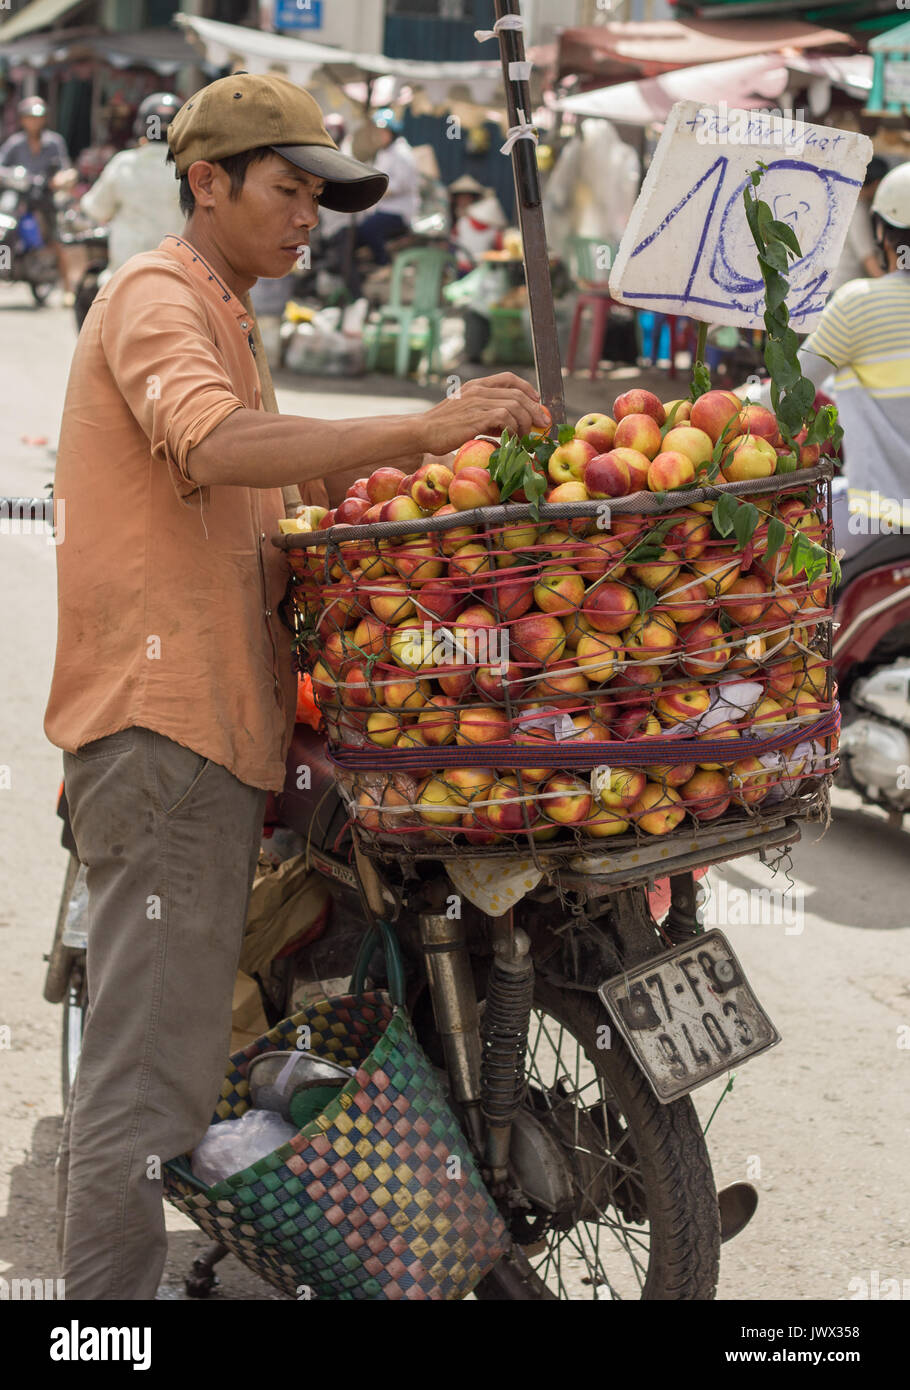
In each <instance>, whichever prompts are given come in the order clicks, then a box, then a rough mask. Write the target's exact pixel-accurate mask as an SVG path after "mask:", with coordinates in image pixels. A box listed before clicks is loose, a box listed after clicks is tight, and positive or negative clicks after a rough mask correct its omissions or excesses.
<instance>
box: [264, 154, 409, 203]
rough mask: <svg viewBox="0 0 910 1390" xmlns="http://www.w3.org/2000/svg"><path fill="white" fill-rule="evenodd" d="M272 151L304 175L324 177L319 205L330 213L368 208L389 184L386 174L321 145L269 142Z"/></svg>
mask: <svg viewBox="0 0 910 1390" xmlns="http://www.w3.org/2000/svg"><path fill="white" fill-rule="evenodd" d="M271 148H272V149H273V150H274V151H275V153H276V154H280V155H283V157H284V158H285V159H288V160H290V162H291V163H292V164H296V165H297V168H298V169H303V170H304V172H305V173H307V174H315V175H316V177H317V178H320V179H325V190H324V192H322V193H321V194H320V195H319V203H320V206H322V207H324V208H329V209H331V211H332V212H363V211H364V210H365V209H366V208H371V207H373V205H374V204H375V203H378V202H379V199H380V198H381V197H382V195H383V193H385V191H386V189H387V188H388V186H389V176H388V174H381V173H380V172H379V170H378V169H373V168H372V167H371V166H370V165H369V164H361V163H360V160H359V159H351V158H350V156H349V155H346V154H342V153H341V152H340V151H339V150H330V149H328V147H327V146H325V145H272V146H271Z"/></svg>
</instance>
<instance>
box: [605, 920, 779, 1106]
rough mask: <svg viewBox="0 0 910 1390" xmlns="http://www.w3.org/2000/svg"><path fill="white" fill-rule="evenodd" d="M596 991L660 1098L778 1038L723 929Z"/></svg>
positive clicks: (676, 948)
mask: <svg viewBox="0 0 910 1390" xmlns="http://www.w3.org/2000/svg"><path fill="white" fill-rule="evenodd" d="M598 994H599V995H600V997H601V999H602V1000H603V1003H604V1004H605V1006H606V1008H607V1010H608V1012H609V1014H610V1017H611V1018H612V1019H613V1021H614V1023H615V1024H616V1027H617V1028H618V1029H619V1032H620V1033H621V1034H622V1036H623V1037H624V1038H625V1040H626V1042H627V1043H628V1045H629V1047H630V1048H631V1049H632V1052H633V1053H634V1055H635V1057H636V1058H637V1060H638V1062H639V1065H640V1066H641V1069H642V1071H643V1072H644V1074H645V1076H646V1077H647V1078H648V1081H649V1082H650V1083H651V1086H652V1088H653V1090H654V1094H655V1095H656V1096H657V1098H658V1100H660V1101H665V1102H666V1101H671V1100H678V1099H679V1097H680V1096H685V1095H688V1093H689V1092H690V1091H694V1090H695V1088H696V1087H697V1086H702V1085H704V1083H705V1082H706V1081H710V1080H711V1078H712V1076H718V1075H720V1074H721V1073H722V1072H725V1071H729V1070H730V1068H731V1067H733V1066H737V1065H738V1064H739V1063H741V1062H743V1061H745V1060H746V1058H747V1057H754V1056H755V1055H756V1054H757V1053H759V1052H765V1051H766V1050H767V1049H768V1048H769V1047H773V1046H774V1045H775V1043H779V1042H780V1034H779V1033H778V1031H777V1029H776V1028H775V1027H774V1024H773V1023H772V1022H771V1020H770V1018H769V1017H768V1015H767V1014H766V1013H765V1011H764V1009H763V1008H762V1006H761V1004H759V1002H758V1000H757V999H756V997H755V993H754V991H753V989H752V987H751V985H750V984H749V982H748V980H747V979H746V976H745V972H744V971H743V968H742V966H741V965H740V963H739V961H738V960H737V958H736V955H735V954H734V951H733V948H732V946H731V945H730V943H729V941H728V940H727V938H726V937H725V936H724V935H723V933H722V932H719V931H710V932H706V933H705V934H704V935H703V936H694V937H691V938H690V939H689V940H688V941H685V942H683V944H682V945H681V946H674V947H673V949H672V951H666V952H665V953H664V954H663V955H661V956H655V957H654V958H653V959H652V960H649V961H646V962H645V964H644V965H640V966H638V967H636V969H634V970H629V971H626V972H624V973H623V974H622V975H616V976H614V978H613V979H612V980H606V981H605V982H604V983H603V984H602V985H601V986H600V989H599V990H598Z"/></svg>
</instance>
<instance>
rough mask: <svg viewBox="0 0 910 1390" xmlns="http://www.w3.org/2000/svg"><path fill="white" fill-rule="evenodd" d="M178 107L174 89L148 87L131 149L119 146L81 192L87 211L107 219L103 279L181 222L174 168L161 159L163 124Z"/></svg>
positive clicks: (175, 229)
mask: <svg viewBox="0 0 910 1390" xmlns="http://www.w3.org/2000/svg"><path fill="white" fill-rule="evenodd" d="M179 108H180V98H179V97H176V96H174V94H173V92H153V93H152V95H151V96H148V97H146V98H145V100H144V101H143V102H142V104H141V106H140V107H139V110H138V112H137V113H136V121H135V124H134V127H133V133H134V135H135V136H136V139H137V140H138V142H139V143H138V144H137V145H136V147H135V149H131V150H121V151H120V153H119V154H115V155H114V157H113V159H112V160H111V161H110V162H109V163H108V164H107V165H106V166H105V168H104V170H103V172H102V174H101V177H100V178H99V179H98V182H97V183H95V184H93V186H92V187H91V188H90V189H89V190H88V192H87V193H85V194H84V195H83V197H82V207H83V209H84V211H85V212H87V213H88V215H89V217H91V218H93V219H94V220H95V221H96V222H99V223H102V224H110V231H109V234H108V261H107V269H106V270H105V271H104V272H103V274H102V275H101V277H100V278H99V284H101V285H103V284H106V282H107V281H108V280H109V279H110V277H111V275H112V274H113V273H114V271H115V270H119V269H120V267H121V266H122V265H123V263H124V261H127V260H129V258H130V256H135V255H137V254H138V253H139V252H140V251H151V250H152V249H153V248H154V247H156V246H157V245H158V243H159V242H160V241H161V238H162V237H164V236H167V234H168V232H179V231H180V229H181V228H182V226H183V214H182V213H181V211H180V199H179V196H178V190H177V185H176V182H175V180H174V174H173V170H171V169H169V168H168V166H167V164H166V163H165V155H166V153H167V129H168V126H169V125H170V123H171V120H172V119H173V117H174V116H175V115H176V114H177V111H178V110H179Z"/></svg>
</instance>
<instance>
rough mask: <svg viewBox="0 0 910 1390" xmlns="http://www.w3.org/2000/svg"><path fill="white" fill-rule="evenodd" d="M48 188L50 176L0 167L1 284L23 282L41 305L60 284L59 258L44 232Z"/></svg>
mask: <svg viewBox="0 0 910 1390" xmlns="http://www.w3.org/2000/svg"><path fill="white" fill-rule="evenodd" d="M49 186H50V176H49V175H47V174H44V175H42V174H30V173H29V172H28V170H27V169H26V168H24V167H23V166H21V165H16V166H12V167H9V166H6V165H0V282H5V283H7V284H15V283H16V282H17V281H22V282H24V283H25V284H27V285H28V286H29V288H30V289H31V292H32V296H33V298H34V300H35V303H36V304H39V305H40V304H44V303H46V301H47V297H48V295H49V294H50V292H51V290H52V289H53V287H54V285H55V284H56V283H57V257H56V256H55V254H54V252H53V250H52V249H51V248H50V247H49V246H48V245H47V243H46V241H45V238H44V233H43V231H42V220H43V219H42V213H43V211H44V209H46V207H47V203H48V197H49V196H50V194H49Z"/></svg>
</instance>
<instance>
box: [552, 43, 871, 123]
mask: <svg viewBox="0 0 910 1390" xmlns="http://www.w3.org/2000/svg"><path fill="white" fill-rule="evenodd" d="M871 72H872V60H871V58H867V57H866V56H865V55H862V54H856V55H851V56H849V57H844V58H839V57H829V56H828V55H824V56H822V55H819V56H816V55H814V54H812V55H808V56H801V57H797V58H791V57H789V56H787V55H785V54H782V53H763V54H758V55H756V56H754V57H750V58H737V59H735V60H734V61H732V62H727V63H700V64H698V66H696V67H691V68H679V69H677V70H675V71H673V72H667V73H664V74H663V75H662V76H660V77H650V78H644V79H643V80H642V81H640V82H620V83H617V84H616V85H615V86H612V87H600V88H598V89H597V90H596V91H591V92H580V93H579V94H578V95H577V96H571V97H564V98H563V99H562V100H561V101H558V102H556V106H557V108H558V109H559V110H560V111H568V112H570V113H572V114H574V115H578V116H601V117H604V118H605V119H607V120H610V121H620V122H624V123H626V124H628V125H651V124H652V123H653V122H660V121H663V120H665V119H666V117H667V116H668V115H669V112H670V108H671V107H672V106H673V103H674V102H677V101H700V102H702V103H703V104H704V105H706V106H710V105H716V104H717V103H718V102H721V101H724V102H726V103H727V104H728V105H729V106H734V107H740V108H744V109H751V108H753V107H756V106H764V105H766V104H767V103H768V102H769V101H774V100H776V99H777V98H778V97H780V96H781V95H782V93H783V92H785V91H786V90H787V88H788V87H790V86H792V85H793V80H792V76H791V74H794V73H799V74H800V75H801V76H803V77H804V78H807V79H808V81H809V82H810V83H811V82H812V81H816V80H818V81H822V82H827V83H830V84H833V85H835V86H840V87H842V88H843V89H844V90H845V91H849V92H851V93H852V94H853V95H860V96H863V95H865V93H866V92H867V91H868V90H869V86H870V85H871ZM827 105H828V103H826V104H825V109H827Z"/></svg>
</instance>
